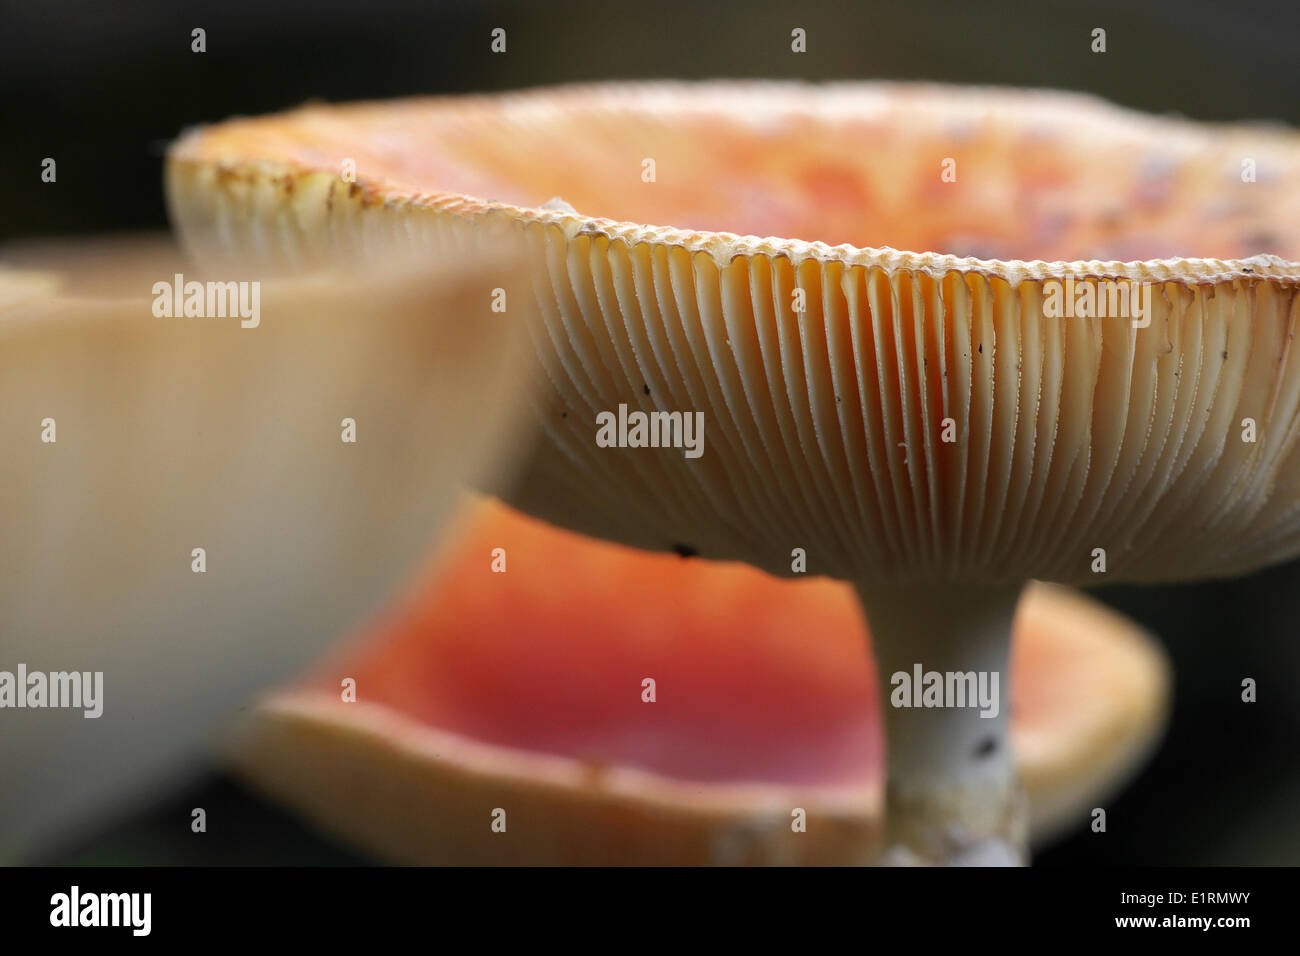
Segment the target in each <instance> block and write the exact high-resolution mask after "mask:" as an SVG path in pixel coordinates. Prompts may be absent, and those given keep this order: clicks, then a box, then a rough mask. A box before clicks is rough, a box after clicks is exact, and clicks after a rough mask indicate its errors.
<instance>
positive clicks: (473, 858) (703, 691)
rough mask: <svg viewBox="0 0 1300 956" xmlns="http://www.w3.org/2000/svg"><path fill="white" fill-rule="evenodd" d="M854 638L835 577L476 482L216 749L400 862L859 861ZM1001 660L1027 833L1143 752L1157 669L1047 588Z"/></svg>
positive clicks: (1030, 597)
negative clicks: (655, 535)
mask: <svg viewBox="0 0 1300 956" xmlns="http://www.w3.org/2000/svg"><path fill="white" fill-rule="evenodd" d="M498 549H500V550H498ZM806 627H815V628H816V632H817V634H818V640H817V641H816V642H808V641H806V640H805V639H804V637H803V629H804V628H806ZM868 647H869V638H868V636H867V634H866V633H865V629H864V628H863V626H862V618H861V615H860V614H859V612H858V609H857V607H856V605H855V600H854V596H853V592H852V589H851V588H849V587H848V586H846V585H844V584H840V583H838V582H833V581H828V580H825V579H817V580H809V581H802V582H790V581H778V580H776V579H774V578H771V577H769V576H767V575H764V574H762V573H760V572H758V571H755V570H753V569H752V568H748V567H746V566H744V565H741V564H722V563H717V564H708V565H702V566H701V565H695V564H689V563H686V562H682V561H679V560H678V559H676V558H675V557H672V556H666V555H656V554H650V553H647V552H643V551H636V550H633V549H630V548H624V547H621V546H619V545H612V544H607V543H604V542H599V541H594V540H592V539H589V538H584V537H581V536H579V535H576V534H573V533H571V532H566V531H562V530H559V529H557V528H555V527H553V526H550V525H546V524H543V523H542V522H539V521H537V520H536V519H532V518H526V517H523V516H520V515H518V514H517V513H515V512H513V511H511V510H510V509H508V508H505V507H503V506H501V505H498V504H495V503H489V502H480V503H478V504H476V505H475V506H474V507H472V508H471V509H468V510H467V512H466V515H465V518H464V521H463V527H462V529H461V531H460V533H459V534H458V536H457V540H456V542H455V544H454V545H453V547H452V548H450V549H448V550H447V552H446V555H445V558H444V560H443V561H441V562H440V563H439V564H438V566H437V567H436V569H434V570H433V571H432V572H431V573H429V574H427V575H425V576H423V577H422V578H421V580H420V585H419V589H418V590H417V591H415V592H414V593H413V594H412V595H411V596H410V597H409V598H407V599H405V600H404V601H403V602H402V603H401V604H400V605H397V606H395V607H394V608H392V609H391V610H390V611H389V612H387V613H386V615H385V616H384V617H383V618H382V619H380V620H379V621H378V622H377V623H376V625H375V626H373V627H372V628H370V629H368V631H367V633H366V634H365V636H364V637H363V638H362V639H361V640H359V641H357V642H356V643H354V644H352V645H349V646H348V647H346V648H345V649H343V650H342V651H341V652H340V653H338V654H335V655H333V659H331V660H330V661H328V662H326V663H324V664H322V665H320V666H318V667H316V668H314V669H313V673H312V674H311V675H310V677H308V678H307V679H304V680H302V681H300V682H298V683H297V684H295V685H293V686H291V687H287V688H282V689H280V690H278V691H276V692H274V693H272V694H271V695H269V696H268V697H267V698H266V699H265V700H263V701H261V702H260V703H259V704H258V705H257V706H255V707H254V708H253V709H252V711H251V713H250V716H249V717H248V718H247V719H246V720H245V721H244V723H243V725H242V727H241V731H240V733H238V734H237V735H236V737H235V740H234V741H233V743H232V746H231V753H232V757H233V760H234V762H235V765H236V767H237V768H238V769H239V770H240V772H241V773H242V774H243V775H244V776H245V777H246V778H248V779H249V780H250V781H251V782H252V783H253V784H254V785H255V786H256V787H258V788H259V789H261V790H264V791H265V792H267V793H269V794H270V795H271V796H273V797H275V798H277V799H279V800H281V801H283V802H284V803H286V804H288V805H290V806H292V807H295V808H298V809H300V810H302V811H303V812H304V813H305V814H306V815H307V816H308V817H310V818H311V819H313V820H314V821H316V822H318V823H319V824H321V825H323V826H325V827H326V828H328V829H329V830H331V831H334V832H335V833H337V834H339V835H341V836H343V837H345V838H348V839H349V840H352V841H353V842H355V843H356V844H358V845H360V846H361V847H363V848H366V849H368V850H370V851H372V852H374V853H376V854H377V855H379V856H380V857H381V858H383V859H387V860H391V861H395V862H400V863H417V864H438V863H457V864H472V863H487V862H511V863H532V864H557V863H578V864H641V865H646V864H674V865H691V864H701V863H787V864H789V863H801V864H822V865H826V864H854V863H858V864H861V863H868V862H872V861H873V860H874V859H875V857H876V855H877V854H878V853H879V852H880V849H881V847H880V835H881V834H880V830H881V828H880V802H881V801H880V796H881V793H880V790H881V787H880V784H881V780H882V776H883V769H884V768H883V756H884V755H883V750H882V743H883V741H882V740H881V727H880V706H881V701H880V700H879V698H878V696H877V693H876V689H875V684H874V682H873V674H872V666H871V661H870V656H869V654H868V653H866V651H867V649H868ZM1013 656H1014V661H1013V665H1012V666H1013V669H1014V670H1015V671H1016V673H1017V683H1016V690H1015V698H1014V701H1013V702H1012V707H1013V710H1014V712H1015V716H1014V718H1013V720H1012V749H1013V750H1014V752H1015V755H1016V758H1017V766H1018V768H1019V770H1020V774H1021V777H1022V779H1024V780H1025V782H1026V789H1027V792H1028V797H1029V805H1030V810H1031V823H1032V827H1031V829H1032V830H1033V831H1034V835H1035V838H1036V839H1042V838H1045V837H1050V836H1051V835H1053V834H1054V833H1056V832H1058V831H1060V830H1061V829H1064V828H1068V827H1070V826H1072V825H1073V826H1075V827H1078V826H1080V825H1082V823H1083V822H1084V821H1085V820H1086V819H1087V815H1086V814H1087V810H1088V809H1089V808H1091V807H1093V806H1096V805H1097V802H1098V801H1099V800H1101V799H1103V798H1104V797H1105V796H1107V795H1108V793H1110V792H1112V791H1113V790H1114V789H1116V788H1117V787H1118V786H1119V785H1120V784H1121V783H1122V782H1123V781H1124V780H1125V779H1126V778H1127V777H1128V776H1129V775H1130V774H1131V773H1132V772H1133V770H1134V769H1135V768H1136V767H1137V766H1138V765H1139V763H1140V762H1141V760H1142V758H1143V757H1144V756H1145V754H1146V753H1147V752H1148V751H1149V749H1150V747H1151V746H1152V745H1153V743H1154V741H1155V738H1156V736H1157V734H1158V732H1159V730H1160V728H1161V726H1162V724H1163V719H1164V715H1165V710H1166V703H1167V699H1168V680H1169V668H1168V663H1167V661H1166V659H1165V657H1164V655H1163V653H1162V652H1161V651H1160V650H1159V648H1158V647H1157V646H1156V645H1155V643H1154V642H1153V641H1152V640H1151V639H1150V638H1149V637H1147V636H1146V635H1145V634H1143V633H1142V632H1141V631H1140V630H1139V629H1138V628H1136V627H1134V626H1133V625H1132V624H1131V623H1129V622H1128V621H1126V620H1125V619H1124V618H1122V617H1121V616H1119V615H1118V614H1115V613H1114V612H1112V611H1109V610H1108V609H1106V608H1103V607H1102V606H1100V605H1098V604H1096V603H1095V602H1093V601H1091V600H1089V599H1087V598H1085V597H1083V596H1082V595H1080V594H1078V593H1077V592H1074V591H1071V590H1069V589H1067V588H1062V587H1059V586H1054V585H1043V584H1035V585H1032V586H1031V587H1029V588H1028V589H1027V590H1026V592H1025V594H1024V596H1023V598H1022V600H1021V602H1020V606H1019V610H1018V612H1017V618H1016V624H1015V649H1014V655H1013ZM344 688H347V689H348V693H347V694H346V695H345V693H344ZM651 691H653V692H651ZM498 809H500V810H501V811H502V812H503V813H504V814H505V817H504V819H505V823H506V830H505V832H506V834H507V835H506V836H501V835H500V834H499V833H497V832H494V830H493V828H492V827H491V826H490V823H491V822H492V813H493V812H494V811H496V810H498Z"/></svg>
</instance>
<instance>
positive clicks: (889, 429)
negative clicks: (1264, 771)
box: [168, 83, 1300, 863]
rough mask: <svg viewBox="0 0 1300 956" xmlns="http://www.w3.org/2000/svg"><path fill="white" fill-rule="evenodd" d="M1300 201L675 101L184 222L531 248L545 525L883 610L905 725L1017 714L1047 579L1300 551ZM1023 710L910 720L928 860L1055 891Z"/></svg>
mask: <svg viewBox="0 0 1300 956" xmlns="http://www.w3.org/2000/svg"><path fill="white" fill-rule="evenodd" d="M1243 157H1247V158H1249V161H1250V171H1251V175H1250V176H1249V177H1247V176H1245V175H1244V174H1243ZM345 163H351V164H353V167H354V168H355V170H356V175H357V182H356V183H354V184H350V185H348V184H339V183H337V182H332V181H331V182H327V180H328V177H331V176H334V171H335V170H337V169H338V168H339V167H340V165H341V164H345ZM1297 175H1300V136H1297V134H1296V133H1295V132H1294V131H1291V130H1268V129H1262V128H1260V127H1258V126H1245V125H1243V126H1209V125H1201V124H1195V123H1191V122H1186V121H1183V120H1178V119H1172V118H1160V117H1153V116H1147V115H1142V114H1138V113H1133V112H1130V111H1127V110H1122V109H1119V108H1116V107H1113V106H1110V105H1107V104H1104V103H1101V102H1099V101H1097V100H1094V99H1092V98H1089V97H1084V96H1078V95H1072V94H1062V93H1051V92H1032V91H1006V90H993V89H960V88H945V87H940V86H929V85H908V84H871V83H856V84H843V85H832V86H825V87H818V86H808V85H800V84H774V83H716V84H675V83H665V84H630V85H629V84H614V85H608V86H588V87H575V88H570V89H561V90H535V91H530V92H526V93H520V94H510V95H500V96H477V97H464V98H443V99H425V100H409V101H397V102H391V103H371V104H356V105H350V106H323V105H313V106H309V107H304V108H302V109H300V110H297V111H294V112H290V113H285V114H282V115H277V116H270V117H262V118H254V119H243V120H234V121H230V122H228V123H224V124H220V125H218V126H214V127H209V128H204V129H199V130H196V131H194V132H192V133H191V134H189V135H187V136H186V137H185V138H184V139H182V140H181V141H180V142H179V143H178V144H177V145H176V146H175V148H174V149H173V150H172V152H171V154H170V155H169V159H168V194H169V198H170V204H171V208H172V212H173V216H174V218H175V221H176V223H177V225H178V227H179V228H180V231H181V234H182V235H183V236H184V237H185V238H186V241H187V242H188V243H189V245H190V246H191V247H192V248H194V249H196V250H199V251H201V252H202V253H203V254H204V255H208V256H218V255H221V254H228V253H229V251H230V250H232V249H233V250H238V249H242V248H246V247H248V246H249V245H250V244H253V243H258V242H265V241H266V238H267V237H268V236H269V237H273V238H274V240H275V242H277V243H281V244H283V246H284V247H286V248H289V249H291V250H292V252H293V255H299V254H305V253H310V254H311V255H313V256H315V255H319V254H331V255H342V256H350V255H355V254H357V253H358V252H364V250H365V248H366V246H367V245H368V243H369V237H370V236H372V235H375V234H384V235H387V234H392V233H401V232H402V231H405V232H407V233H408V234H410V235H412V236H414V237H420V238H424V237H430V236H444V235H451V234H457V233H462V234H463V233H466V232H467V231H468V232H471V233H472V232H474V231H476V230H484V229H487V228H489V227H492V228H497V227H500V226H503V225H505V226H509V227H511V228H513V229H514V230H515V231H516V232H518V233H521V234H522V235H523V236H524V237H526V239H527V240H528V241H529V242H530V243H531V244H532V246H533V248H534V249H535V250H536V256H537V258H538V260H539V261H544V262H545V264H546V267H547V270H548V278H547V279H544V280H542V281H539V282H538V283H537V284H536V286H535V292H536V295H537V302H538V306H539V309H538V313H537V314H538V317H539V319H540V320H541V321H540V325H539V327H537V328H535V329H533V342H534V345H535V347H536V349H537V351H538V354H539V368H540V369H541V370H542V377H543V380H544V382H545V384H546V387H545V390H544V391H543V392H542V394H541V397H540V401H539V404H538V412H539V416H540V421H541V426H542V429H543V431H544V438H543V440H542V441H540V442H538V443H537V444H536V446H535V449H534V452H535V453H534V455H533V458H532V460H531V462H530V463H529V465H528V467H527V469H526V471H525V473H524V478H523V480H521V481H520V482H519V483H518V484H517V485H515V486H513V487H512V488H506V489H504V493H505V495H506V497H507V500H509V501H511V502H512V503H515V504H518V505H519V506H520V507H522V508H524V509H525V510H527V511H529V512H531V513H534V514H537V515H540V516H542V517H545V518H547V519H548V520H552V521H554V522H556V523H558V524H561V525H565V526H568V527H571V528H575V529H577V530H581V531H585V532H587V533H590V534H593V535H597V536H600V537H606V538H610V539H612V540H615V541H620V542H623V543H627V544H633V545H636V546H640V547H643V548H649V549H657V550H669V549H671V550H676V551H679V552H680V553H684V554H698V555H700V556H703V557H705V558H713V559H722V560H743V561H746V562H748V563H750V564H753V565H755V566H756V567H758V568H760V569H763V570H766V571H769V572H771V573H773V574H778V575H785V576H788V575H792V574H797V573H802V572H803V571H805V570H806V571H807V572H808V573H814V574H825V575H828V576H831V577H834V578H838V579H841V580H845V581H848V582H851V583H852V584H853V585H854V587H855V588H856V590H857V592H858V594H859V596H860V598H861V600H862V603H863V606H864V607H865V608H866V610H867V612H868V614H869V616H870V619H871V626H872V633H873V636H874V639H875V640H874V649H875V653H876V658H877V671H878V673H879V675H880V680H881V682H882V690H883V689H884V688H885V687H887V686H888V685H887V684H886V683H885V682H886V681H889V680H892V678H893V676H894V675H897V674H903V675H906V674H910V673H912V672H913V671H914V669H916V668H921V669H922V672H924V673H936V674H940V675H951V674H964V673H971V672H974V673H977V674H978V675H980V676H981V678H982V679H984V678H987V680H988V683H989V685H990V687H991V688H992V689H993V691H994V693H1001V692H1002V691H1005V690H1006V676H1007V669H1008V655H1009V651H1010V626H1011V618H1012V612H1013V609H1014V607H1015V604H1016V600H1017V597H1018V594H1019V592H1020V589H1021V587H1022V586H1023V584H1024V583H1025V581H1027V580H1029V579H1031V578H1038V579H1046V580H1053V581H1058V582H1062V583H1071V584H1095V583H1101V582H1108V583H1109V582H1120V581H1129V582H1160V581H1176V580H1190V579H1197V578H1205V577H1220V576H1225V575H1232V574H1242V573H1245V572H1248V571H1250V570H1252V569H1255V568H1259V567H1262V566H1264V565H1267V564H1270V563H1272V562H1276V561H1280V560H1282V559H1284V558H1287V557H1290V556H1292V555H1294V554H1296V553H1297V552H1300V441H1298V440H1297V439H1298V438H1300V368H1298V366H1300V350H1296V349H1292V348H1291V342H1292V336H1293V333H1294V328H1295V323H1296V320H1297V311H1298V304H1300V295H1298V290H1300V263H1298V262H1296V261H1295V260H1296V258H1297V257H1298V256H1300V215H1298V214H1297V213H1298V212H1300V194H1298V193H1297V192H1296V190H1294V189H1290V188H1288V187H1287V183H1289V182H1294V180H1295V177H1296V176H1297ZM334 178H337V177H336V176H335V177H334ZM1153 187H1160V188H1153ZM551 197H558V199H557V200H556V201H554V202H552V201H551ZM538 204H543V205H538ZM573 210H577V211H576V212H574V211H573ZM721 230H726V231H721ZM740 233H749V235H740ZM761 236H768V237H785V238H758V237H761ZM808 240H814V241H808ZM828 242H834V243H841V244H840V245H835V246H832V245H827V244H826V243H828ZM886 244H888V245H886ZM890 246H899V247H903V248H907V249H912V250H916V251H911V252H899V251H895V249H894V248H890ZM972 252H973V253H975V254H977V255H981V256H987V257H989V258H959V257H958V255H953V254H949V253H959V254H960V253H972ZM992 257H1000V258H992ZM1279 257H1285V258H1279ZM1025 260H1032V261H1025ZM613 423H616V424H617V428H616V429H613V430H612V431H611V428H612V424H613ZM706 439H707V440H706ZM816 639H817V636H816V635H812V634H810V635H808V636H807V640H809V641H814V640H816ZM999 678H1001V680H1000V681H999V680H998V679H999ZM995 685H996V686H995ZM1006 712H1007V708H1005V707H1002V708H1001V709H1000V710H998V712H997V714H996V716H994V715H992V714H988V713H986V714H983V715H982V714H981V713H980V712H979V711H978V710H977V709H976V708H972V707H969V706H958V705H956V704H955V703H954V702H952V701H949V700H947V699H946V698H941V699H939V700H938V701H937V702H936V703H935V704H934V705H933V706H931V705H930V704H929V702H924V703H923V704H922V705H921V706H898V707H894V706H891V707H889V708H886V710H885V721H884V722H885V732H886V738H887V749H888V753H889V757H888V774H889V781H888V786H887V802H888V809H887V813H886V819H887V821H888V827H889V831H890V836H889V841H890V843H891V846H892V858H893V859H896V860H897V861H899V862H918V861H919V862H988V863H996V862H1002V863H1016V862H1022V861H1023V860H1024V854H1025V847H1024V839H1025V835H1026V827H1025V820H1024V816H1023V803H1022V800H1021V798H1020V790H1019V788H1018V785H1017V783H1016V780H1015V776H1014V767H1013V764H1012V761H1011V756H1010V752H1011V751H1010V747H1009V746H1008V744H1007V740H1006V734H1007V730H1008V724H1007V719H1006Z"/></svg>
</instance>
